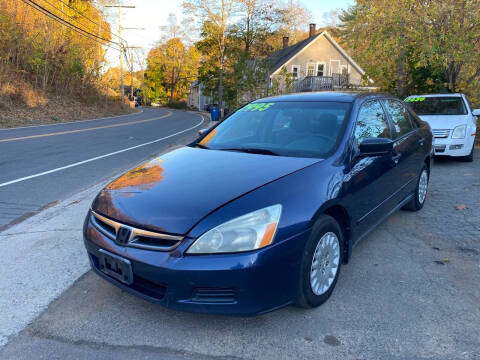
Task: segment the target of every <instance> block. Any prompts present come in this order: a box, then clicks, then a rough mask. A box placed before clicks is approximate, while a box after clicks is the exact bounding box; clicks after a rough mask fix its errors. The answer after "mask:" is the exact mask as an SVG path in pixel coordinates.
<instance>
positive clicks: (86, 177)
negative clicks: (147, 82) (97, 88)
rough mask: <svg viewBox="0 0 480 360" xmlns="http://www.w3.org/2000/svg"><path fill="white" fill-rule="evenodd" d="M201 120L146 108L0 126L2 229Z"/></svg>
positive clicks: (174, 139)
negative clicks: (88, 118)
mask: <svg viewBox="0 0 480 360" xmlns="http://www.w3.org/2000/svg"><path fill="white" fill-rule="evenodd" d="M202 121H203V119H202V117H201V115H198V114H194V113H187V112H182V111H174V110H164V109H145V110H144V111H143V113H139V114H134V115H128V116H121V117H115V118H106V119H99V120H94V121H83V122H74V123H69V124H58V125H46V126H36V127H28V128H17V129H8V130H0V230H1V229H2V227H3V228H5V227H6V226H7V225H8V224H12V223H14V222H18V221H19V220H21V219H24V218H25V217H26V216H30V215H32V214H35V213H37V212H38V211H39V210H40V209H42V208H44V207H45V206H47V205H49V204H52V203H54V202H56V201H58V200H60V199H63V198H65V197H67V196H69V195H72V194H75V193H77V192H79V191H80V190H82V189H86V188H88V187H90V186H91V185H93V184H96V183H98V182H99V181H101V180H102V179H108V178H110V177H111V176H112V175H113V174H117V173H119V172H120V171H121V170H123V169H127V168H130V167H132V166H133V165H135V164H137V163H139V162H140V161H142V160H145V159H147V158H149V157H151V156H152V154H154V153H158V152H161V151H163V150H165V149H166V148H168V147H169V146H172V145H173V144H177V143H182V142H185V139H186V138H188V137H190V138H191V137H192V134H194V133H195V132H196V131H198V130H199V129H200V128H201V125H200V123H201V122H202ZM117 152H118V153H117ZM112 153H113V154H112Z"/></svg>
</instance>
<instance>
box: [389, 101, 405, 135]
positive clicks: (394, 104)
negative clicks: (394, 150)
mask: <svg viewBox="0 0 480 360" xmlns="http://www.w3.org/2000/svg"><path fill="white" fill-rule="evenodd" d="M385 106H386V108H387V111H388V113H389V114H390V117H391V118H392V121H393V126H394V127H395V130H396V132H397V136H398V137H400V136H403V135H405V134H406V133H408V132H410V131H411V130H412V123H411V122H410V114H409V113H408V111H407V109H406V108H405V106H404V105H403V104H402V103H401V102H400V101H396V100H386V101H385Z"/></svg>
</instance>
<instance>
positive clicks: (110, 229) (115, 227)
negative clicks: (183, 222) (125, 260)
mask: <svg viewBox="0 0 480 360" xmlns="http://www.w3.org/2000/svg"><path fill="white" fill-rule="evenodd" d="M90 220H91V222H92V224H93V225H94V226H95V227H96V228H97V230H99V231H100V232H101V233H103V234H104V235H105V236H107V237H108V238H110V239H111V240H113V241H115V243H117V244H118V245H121V246H129V247H135V248H140V249H146V250H155V251H169V250H172V249H174V248H175V247H177V246H178V245H179V244H180V242H181V241H182V240H183V237H182V236H178V235H170V234H161V233H157V232H153V231H148V230H142V229H138V228H134V227H132V226H129V225H125V224H122V223H119V222H118V221H115V220H112V219H109V218H107V217H105V216H103V215H100V214H98V213H96V212H95V211H93V210H92V211H91V216H90ZM125 229H126V233H127V236H125V237H122V238H121V239H120V237H119V236H118V235H119V230H125Z"/></svg>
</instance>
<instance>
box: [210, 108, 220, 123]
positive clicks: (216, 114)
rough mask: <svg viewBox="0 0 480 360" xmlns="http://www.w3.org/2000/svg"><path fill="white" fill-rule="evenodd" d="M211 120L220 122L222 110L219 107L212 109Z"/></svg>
mask: <svg viewBox="0 0 480 360" xmlns="http://www.w3.org/2000/svg"><path fill="white" fill-rule="evenodd" d="M210 118H211V119H212V121H218V119H219V118H220V109H219V108H218V107H213V106H212V107H211V108H210Z"/></svg>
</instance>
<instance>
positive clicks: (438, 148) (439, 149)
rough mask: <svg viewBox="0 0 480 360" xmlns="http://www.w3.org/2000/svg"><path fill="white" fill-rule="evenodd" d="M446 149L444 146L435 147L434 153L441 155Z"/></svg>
mask: <svg viewBox="0 0 480 360" xmlns="http://www.w3.org/2000/svg"><path fill="white" fill-rule="evenodd" d="M446 148H447V146H446V145H435V153H443V152H445V149H446Z"/></svg>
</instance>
